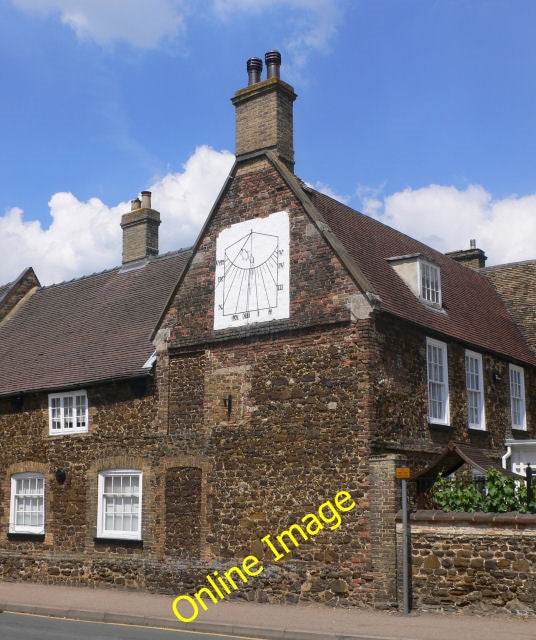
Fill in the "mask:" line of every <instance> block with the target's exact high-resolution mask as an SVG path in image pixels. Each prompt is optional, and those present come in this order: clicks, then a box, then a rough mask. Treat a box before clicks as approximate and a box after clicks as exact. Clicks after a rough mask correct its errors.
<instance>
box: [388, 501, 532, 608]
mask: <svg viewBox="0 0 536 640" xmlns="http://www.w3.org/2000/svg"><path fill="white" fill-rule="evenodd" d="M410 528H411V547H412V554H411V556H412V560H411V562H412V580H411V583H412V594H411V597H412V607H413V609H419V610H421V611H423V610H428V611H429V610H445V611H462V610H464V611H465V612H471V613H473V612H474V613H511V614H517V615H536V515H534V514H521V513H516V512H513V513H500V514H498V513H444V512H442V511H424V510H423V511H417V512H415V513H412V514H411V515H410ZM397 546H398V550H399V554H398V555H399V557H401V556H402V524H401V515H400V514H399V516H398V518H397ZM400 572H401V567H400V563H399V574H400V575H401V573H400ZM398 582H399V584H401V583H402V580H401V579H400V580H399V581H398ZM399 597H400V601H401V599H402V594H401V593H400V594H399Z"/></svg>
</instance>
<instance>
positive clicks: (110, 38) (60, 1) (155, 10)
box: [11, 0, 184, 49]
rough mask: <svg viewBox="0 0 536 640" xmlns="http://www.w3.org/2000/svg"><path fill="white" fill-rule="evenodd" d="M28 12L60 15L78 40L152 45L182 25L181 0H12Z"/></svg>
mask: <svg viewBox="0 0 536 640" xmlns="http://www.w3.org/2000/svg"><path fill="white" fill-rule="evenodd" d="M11 1H12V3H13V4H14V5H15V6H16V7H17V8H18V9H20V10H22V11H25V12H26V13H30V14H42V15H50V14H52V15H55V14H58V15H59V16H60V19H61V21H62V22H63V23H64V24H66V25H68V26H69V27H71V28H72V29H73V31H75V33H76V35H77V36H78V38H79V39H80V40H94V41H95V42H96V43H98V44H99V45H104V46H106V45H110V44H112V43H114V42H116V41H123V42H127V43H129V44H130V45H132V46H133V47H136V48H138V49H152V48H154V47H156V46H158V45H159V44H160V43H161V42H162V41H163V40H166V39H173V38H175V37H176V36H177V35H178V34H179V33H180V31H181V29H183V28H184V19H183V15H182V7H183V4H184V3H183V1H182V0H150V2H149V1H148V0H11Z"/></svg>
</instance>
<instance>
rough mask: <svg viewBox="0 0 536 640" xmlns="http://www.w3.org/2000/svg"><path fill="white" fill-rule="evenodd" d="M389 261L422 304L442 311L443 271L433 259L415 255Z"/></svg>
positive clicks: (419, 254) (388, 259)
mask: <svg viewBox="0 0 536 640" xmlns="http://www.w3.org/2000/svg"><path fill="white" fill-rule="evenodd" d="M387 261H388V262H389V263H390V264H391V266H392V267H393V269H394V270H395V271H396V272H397V274H398V275H399V276H400V277H401V278H402V280H404V282H405V283H406V284H407V286H408V287H409V288H410V289H411V291H412V292H413V293H414V295H415V296H416V297H417V298H419V300H420V301H421V302H422V303H424V304H425V305H427V306H430V307H433V308H435V309H441V304H442V303H441V270H440V265H439V264H438V263H437V262H436V261H435V260H434V259H433V258H428V257H427V256H424V255H422V254H421V253H413V254H411V255H407V256H397V257H394V258H387Z"/></svg>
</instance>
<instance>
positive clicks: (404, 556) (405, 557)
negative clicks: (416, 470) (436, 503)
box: [402, 479, 409, 616]
mask: <svg viewBox="0 0 536 640" xmlns="http://www.w3.org/2000/svg"><path fill="white" fill-rule="evenodd" d="M408 568H409V567H408V483H407V480H405V479H403V480H402V591H403V597H404V615H405V616H407V615H409V580H408V578H409V576H408Z"/></svg>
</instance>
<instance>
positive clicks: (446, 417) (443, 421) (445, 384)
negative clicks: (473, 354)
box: [426, 338, 450, 425]
mask: <svg viewBox="0 0 536 640" xmlns="http://www.w3.org/2000/svg"><path fill="white" fill-rule="evenodd" d="M430 347H432V348H435V349H439V350H440V353H441V366H442V370H443V371H444V380H443V381H438V380H435V379H432V378H431V367H430V364H431V363H430V358H429V348H430ZM426 381H427V390H428V420H429V422H430V423H432V424H439V425H450V402H449V371H448V354H447V343H446V342H442V341H441V340H436V339H435V338H426ZM431 384H437V385H442V388H443V389H444V392H443V393H442V396H443V397H442V402H443V405H444V407H443V412H442V413H443V415H442V417H441V418H437V417H433V416H432V402H431V395H432V394H431V393H430V385H431Z"/></svg>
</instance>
